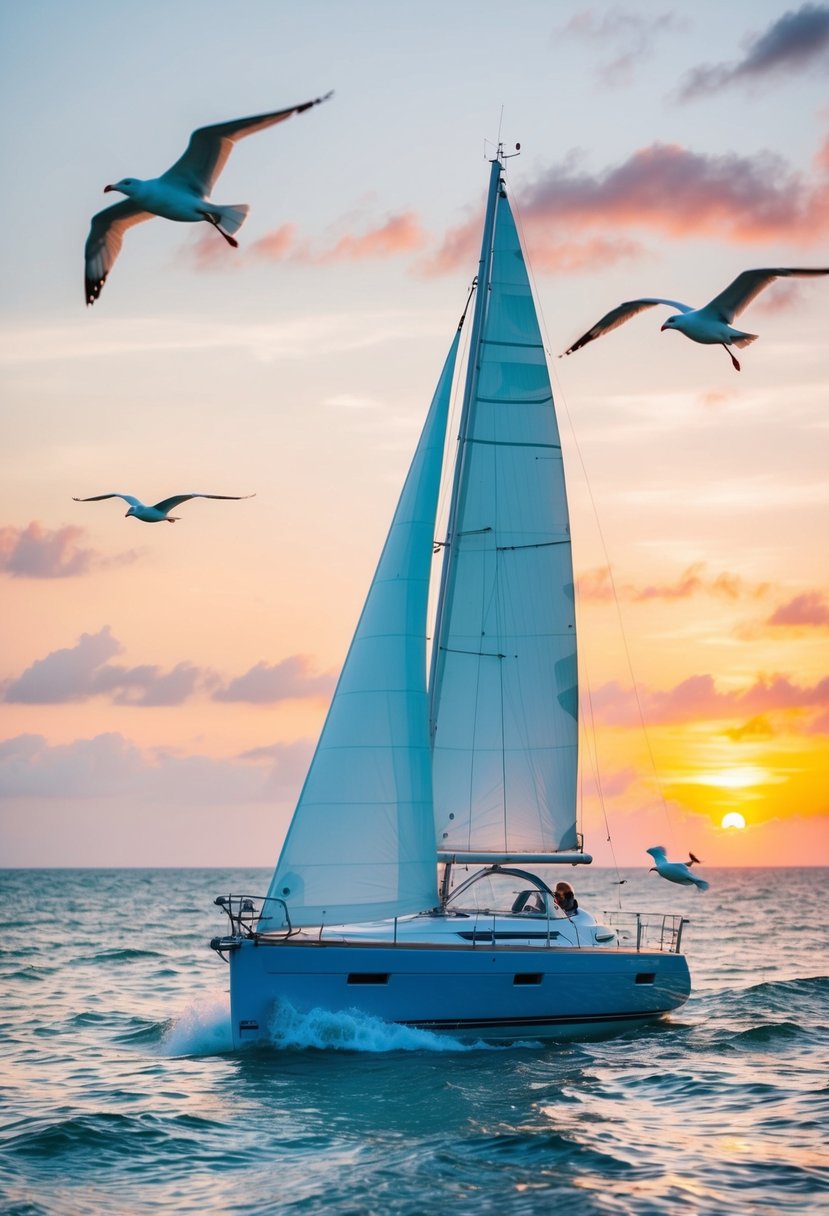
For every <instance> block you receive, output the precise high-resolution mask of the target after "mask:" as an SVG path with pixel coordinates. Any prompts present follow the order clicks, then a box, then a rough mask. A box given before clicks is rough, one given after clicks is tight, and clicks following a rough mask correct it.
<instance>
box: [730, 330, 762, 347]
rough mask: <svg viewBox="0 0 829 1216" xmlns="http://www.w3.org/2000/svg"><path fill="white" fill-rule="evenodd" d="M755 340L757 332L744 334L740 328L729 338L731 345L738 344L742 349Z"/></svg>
mask: <svg viewBox="0 0 829 1216" xmlns="http://www.w3.org/2000/svg"><path fill="white" fill-rule="evenodd" d="M756 341H757V334H744V333H743V332H742V331H741V330H739V329H737V330H735V331H734V336H733V337H732V339H731V345H732V346H739V347H740V349H742V348H743V347H744V346H750V345H751V343H752V342H756Z"/></svg>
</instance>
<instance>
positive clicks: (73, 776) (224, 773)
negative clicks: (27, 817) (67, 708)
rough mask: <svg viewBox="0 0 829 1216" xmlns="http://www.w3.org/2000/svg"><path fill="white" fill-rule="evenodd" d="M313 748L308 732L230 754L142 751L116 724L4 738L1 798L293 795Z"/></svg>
mask: <svg viewBox="0 0 829 1216" xmlns="http://www.w3.org/2000/svg"><path fill="white" fill-rule="evenodd" d="M312 751H313V745H312V743H311V741H310V740H309V739H300V740H296V741H295V742H293V743H274V744H273V745H272V746H270V747H262V748H255V749H253V750H252V751H250V752H243V753H241V755H238V756H234V757H229V758H224V759H223V758H216V757H213V756H204V755H198V754H196V755H181V754H180V753H178V752H175V751H171V750H170V749H165V748H156V749H148V750H146V751H142V750H141V749H140V748H139V747H137V746H136V745H135V743H133V742H132V740H130V739H128V738H126V737H125V736H124V735H121V734H119V733H118V732H116V731H109V732H106V733H104V734H100V735H96V736H95V737H94V738H91V739H75V740H73V741H72V742H71V743H66V744H59V745H57V746H52V745H51V744H49V743H48V742H47V740H46V739H45V738H44V737H43V736H42V735H34V734H26V735H17V736H16V737H15V738H11V739H4V740H0V798H5V799H12V798H46V799H59V800H61V801H64V800H69V799H73V798H84V799H96V800H100V799H116V798H119V797H122V796H123V797H126V798H129V799H130V800H137V801H140V802H147V801H156V800H162V801H165V800H169V801H171V802H172V801H174V802H176V803H179V802H182V801H183V802H187V803H203V802H206V803H211V804H215V803H222V802H240V801H243V802H244V801H263V800H265V801H268V802H283V801H287V802H292V801H296V798H297V797H298V794H299V790H300V789H301V786H302V781H303V779H304V776H305V773H306V772H307V769H308V764H309V762H310V758H311V755H312Z"/></svg>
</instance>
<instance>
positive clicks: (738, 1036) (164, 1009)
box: [0, 869, 829, 1216]
mask: <svg viewBox="0 0 829 1216" xmlns="http://www.w3.org/2000/svg"><path fill="white" fill-rule="evenodd" d="M705 874H706V877H707V878H708V879H709V880H710V882H711V889H710V891H708V892H707V893H706V894H705V895H698V894H697V892H695V891H692V890H688V891H686V890H685V889H684V888H679V887H673V886H668V884H666V883H663V882H662V881H661V880H660V879H658V878H657V877H656V876H655V875H647V874H646V873H645V871H644V869H643V870H642V871H636V872H633V871H630V872H627V873H626V875H625V876H626V877H627V878H628V882H627V883H626V885H625V886H624V887H623V888H619V887H616V886H614V885H613V880H614V879H615V877H616V876H615V874H612V873H610V872H608V871H592V872H590V873H586V874H582V873H579V874H578V895H579V899H580V902H581V903H582V904H583V906H585V907H587V908H589V909H590V910H593V911H600V910H602V909H605V908H614V907H617V906H618V899H619V891H620V890H621V891H622V892H624V905H623V906H624V907H629V908H631V909H633V910H637V909H646V908H653V909H659V910H662V911H676V912H683V913H684V914H685V915H688V916H690V917H691V920H692V923H691V925H690V927H689V928H688V929H687V930H686V939H685V948H686V952H687V954H688V959H689V964H690V967H691V973H692V979H693V984H694V991H693V995H692V997H691V1000H690V1001H689V1003H688V1005H687V1006H685V1008H684V1009H683V1010H681V1011H680V1012H679V1013H678V1014H677V1015H675V1016H674V1017H673V1019H672V1020H671V1021H670V1022H668V1023H665V1024H661V1025H658V1026H656V1027H653V1028H649V1029H644V1030H643V1029H641V1028H640V1029H638V1030H635V1031H628V1032H627V1033H626V1034H624V1035H622V1036H620V1037H618V1038H612V1039H606V1040H603V1041H596V1042H591V1041H583V1042H569V1043H548V1044H546V1045H541V1044H538V1043H527V1044H524V1045H521V1046H516V1047H509V1048H503V1047H502V1048H491V1047H485V1046H479V1047H469V1046H462V1045H460V1044H457V1043H455V1042H453V1041H452V1040H451V1039H449V1040H447V1039H446V1038H439V1037H437V1036H432V1035H429V1034H426V1033H424V1032H414V1031H408V1030H405V1029H402V1028H396V1027H388V1026H384V1025H383V1024H381V1023H376V1022H372V1021H370V1020H365V1019H360V1018H359V1017H356V1016H355V1017H351V1016H339V1017H334V1016H326V1015H324V1014H315V1015H309V1016H307V1017H299V1016H297V1015H286V1016H285V1017H284V1018H283V1020H282V1021H281V1022H278V1023H276V1024H275V1027H274V1045H273V1048H272V1049H268V1050H256V1051H251V1052H247V1053H239V1054H234V1053H233V1052H232V1051H231V1050H230V1048H229V1029H228V1025H227V1022H228V1013H227V995H226V987H227V970H226V967H225V965H224V964H223V963H222V962H221V960H220V959H218V958H217V956H215V955H214V954H213V952H212V951H211V950H209V948H208V946H207V942H208V940H209V939H210V937H212V936H214V935H215V934H217V933H220V932H223V931H224V924H223V920H222V917H221V915H220V913H219V910H218V909H216V908H214V907H213V906H212V899H213V897H214V896H215V895H217V894H220V893H223V892H227V891H240V890H245V891H259V890H264V889H265V887H266V885H267V881H268V879H269V877H270V876H269V874H267V873H265V872H264V871H234V872H231V873H227V872H220V871H215V870H211V871H203V870H51V871H48V870H44V871H34V870H7V871H2V872H0V892H1V893H2V897H3V898H2V903H0V918H2V945H3V950H2V955H0V1147H1V1148H2V1152H0V1211H1V1212H2V1213H3V1214H4V1216H41V1214H44V1213H48V1214H50V1216H52V1214H59V1216H88V1214H94V1216H99V1214H101V1213H107V1214H110V1213H117V1214H120V1213H124V1214H128V1216H143V1214H144V1213H170V1214H178V1213H199V1214H208V1213H223V1214H234V1216H235V1214H245V1216H275V1214H282V1213H313V1214H314V1216H316V1214H317V1213H319V1214H320V1216H325V1214H326V1213H332V1214H334V1213H336V1214H337V1216H346V1214H348V1216H363V1214H371V1216H374V1214H375V1213H376V1214H378V1216H380V1214H385V1213H394V1214H400V1216H422V1214H424V1213H431V1212H435V1211H437V1212H440V1213H441V1214H444V1213H464V1214H465V1213H470V1216H472V1214H473V1213H475V1214H478V1213H480V1214H482V1216H489V1214H494V1213H498V1216H519V1214H521V1216H524V1214H535V1213H548V1212H553V1211H556V1212H563V1211H564V1208H565V1205H566V1208H567V1210H568V1211H569V1212H571V1213H572V1214H573V1216H591V1214H593V1213H596V1214H602V1216H605V1214H606V1216H649V1214H651V1213H653V1214H654V1216H657V1214H658V1216H674V1214H676V1216H680V1214H681V1216H688V1214H689V1213H693V1214H694V1216H698V1214H707V1213H711V1214H714V1213H716V1216H722V1214H723V1213H730V1214H734V1213H737V1214H739V1213H746V1214H748V1213H752V1216H758V1214H759V1216H772V1214H773V1216H778V1214H779V1213H817V1212H821V1211H826V1210H827V1206H829V1198H827V1195H828V1194H829V1171H827V1159H826V1155H825V1151H824V1143H825V1129H826V1110H827V1102H826V1099H827V1092H828V1091H829V1082H828V1081H827V1071H826V1063H827V1047H829V979H828V978H827V971H829V967H827V955H826V944H827V928H829V911H827V901H826V892H827V885H828V884H827V879H829V871H826V870H818V869H812V870H808V869H804V870H778V871H771V870H740V871H737V870H711V869H709V870H706V871H705ZM776 890H779V891H781V892H783V894H781V895H779V896H778V895H777V894H775V891H776Z"/></svg>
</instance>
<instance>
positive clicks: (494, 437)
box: [211, 148, 690, 1046]
mask: <svg viewBox="0 0 829 1216" xmlns="http://www.w3.org/2000/svg"><path fill="white" fill-rule="evenodd" d="M505 159H506V158H505V157H504V155H503V152H502V149H500V148H499V152H498V155H497V156H496V158H495V159H493V160H492V161H491V170H490V178H489V187H488V192H487V202H486V211H485V218H484V227H483V240H482V247H481V257H480V263H479V266H478V274H477V279H476V281H475V285H474V307H473V311H472V319H471V332H470V336H469V347H468V356H467V359H466V365H465V370H464V369H463V368H461V367H458V369H457V372H458V376H459V381H460V382H462V385H463V396H462V406H461V411H460V425H459V435H458V437H457V443H456V444H453V443H448V444H447V442H446V438H447V435H446V432H447V419H448V415H449V406H450V400H451V399H452V395H453V383H454V381H455V375H456V363H459V360H458V352H459V349H460V338H461V327H462V325H463V322H464V319H463V318H461V324H460V325H459V326H458V329H457V331H456V333H455V335H454V338H453V340H452V343H451V346H450V349H449V353H448V355H447V358H446V362H445V364H444V366H443V370H442V372H441V375H440V378H439V380H438V384H437V388H436V390H435V394H434V397H433V399H432V402H431V406H430V409H429V411H428V415H427V418H426V422H425V424H424V427H423V431H422V434H421V436H420V440H419V442H418V445H417V449H416V451H415V454H414V458H413V460H412V464H411V467H410V469H409V472H408V475H407V477H406V481H405V484H404V486H403V490H402V493H401V496H400V500H399V502H398V505H397V509H396V511H395V514H394V518H393V520H392V523H391V527H390V529H389V533H388V537H387V539H386V543H385V546H384V548H383V551H382V554H381V556H380V560H379V563H378V565H377V569H376V572H375V575H374V578H373V580H372V583H371V586H370V588H369V591H368V595H367V598H366V601H365V605H364V607H363V611H362V614H361V616H360V619H359V622H358V624H357V628H356V631H355V633H354V637H353V640H352V643H351V646H350V649H349V651H348V655H347V657H346V660H345V663H344V665H343V668H342V672H341V674H340V678H339V681H338V684H337V687H336V691H335V693H334V697H333V700H332V702H331V706H330V709H329V712H328V715H327V718H326V720H325V723H324V726H323V729H322V733H321V735H320V738H319V742H318V744H317V748H316V751H315V753H314V756H313V759H312V762H311V765H310V768H309V771H308V774H307V777H306V780H305V783H304V786H303V788H302V791H301V793H300V797H299V801H298V803H297V806H296V810H295V812H294V816H293V819H292V821H291V824H290V827H289V829H288V832H287V835H286V838H285V842H284V845H283V847H282V851H281V854H280V857H279V860H278V862H277V865H276V869H275V871H274V874H273V878H272V881H271V884H270V888H269V890H268V891H267V894H266V895H265V896H264V897H260V896H255V895H226V896H224V895H223V896H219V898H218V899H217V900H216V903H217V904H219V905H220V906H221V907H222V908H223V909H224V911H225V912H226V913H227V915H228V916H229V918H230V932H229V933H227V934H226V935H225V936H223V937H218V938H214V939H213V941H212V942H211V945H212V946H213V948H214V949H215V950H217V951H218V953H219V954H220V955H221V956H222V957H223V958H225V959H226V961H227V962H228V963H229V965H230V996H231V1020H232V1029H233V1041H234V1043H235V1044H236V1045H237V1046H242V1045H244V1044H247V1043H257V1042H259V1043H262V1042H267V1041H268V1039H269V1035H270V1027H271V1025H272V1023H273V1019H274V1016H275V1015H276V1014H277V1013H278V1011H279V1010H280V1008H283V1007H285V1006H287V1007H290V1008H291V1009H293V1010H296V1011H298V1012H299V1013H307V1012H310V1011H312V1010H315V1009H323V1010H327V1011H332V1012H335V1013H336V1012H344V1011H354V1010H356V1011H358V1012H360V1013H363V1014H366V1015H369V1016H371V1017H376V1018H381V1019H383V1020H385V1021H387V1022H392V1023H402V1024H405V1025H408V1026H413V1027H419V1028H424V1029H428V1030H431V1031H436V1032H450V1033H451V1034H453V1035H454V1036H456V1037H460V1038H472V1039H484V1040H502V1041H509V1040H513V1041H514V1040H516V1039H518V1038H527V1037H528V1036H529V1037H532V1038H546V1037H554V1036H561V1035H568V1034H570V1035H571V1034H573V1033H577V1034H578V1033H584V1032H585V1031H588V1032H591V1033H597V1032H599V1033H605V1032H608V1031H616V1030H619V1029H624V1028H626V1027H629V1026H631V1025H636V1024H640V1023H644V1022H647V1021H651V1020H653V1019H657V1018H661V1017H664V1016H665V1015H666V1014H668V1013H670V1011H671V1010H674V1009H676V1008H678V1007H679V1006H681V1005H682V1004H683V1002H684V1001H685V1000H686V999H687V997H688V995H689V992H690V976H689V972H688V966H687V963H686V960H685V957H684V955H683V954H682V953H681V952H680V945H681V935H682V926H683V923H684V922H683V919H682V917H680V916H671V915H665V916H663V915H661V914H659V915H655V914H650V915H647V914H638V913H631V914H628V917H627V919H626V918H625V917H623V916H621V915H616V916H614V917H609V916H607V915H605V916H604V917H603V919H602V920H601V922H599V921H597V920H596V918H595V917H594V916H593V915H592V914H591V913H589V912H588V911H586V910H584V909H581V908H577V909H575V910H574V909H573V908H572V907H570V908H569V910H565V908H562V907H561V906H560V905H559V902H558V901H557V899H556V892H555V889H554V886H553V880H552V879H549V877H548V876H549V873H550V872H551V871H550V867H551V866H569V867H572V866H580V865H587V864H589V863H590V862H591V861H592V858H591V856H590V855H589V854H588V853H585V852H584V849H583V843H582V839H581V836H580V835H579V833H578V831H577V773H578V712H579V708H578V701H579V697H578V663H577V651H576V621H575V591H574V580H573V566H572V555H571V541H570V527H569V516H568V506H567V493H566V486H565V480H564V469H563V462H562V450H561V441H560V437H559V431H558V424H557V421H556V413H555V407H554V402H553V394H552V388H551V384H550V376H549V371H548V367H547V360H546V355H545V349H544V344H543V342H542V337H541V332H540V328H539V323H538V317H537V313H536V308H535V304H534V301H533V296H532V291H531V288H530V283H529V278H528V274H527V269H526V264H525V260H524V254H523V251H522V248H521V243H520V241H519V237H518V232H517V229H516V225H515V221H514V218H513V215H512V211H511V209H510V204H509V200H508V197H507V190H506V184H505V173H504V167H505ZM467 304H469V301H467ZM464 315H466V310H465V314H464ZM445 459H447V460H449V461H451V462H452V463H453V465H454V472H453V475H452V492H451V501H450V505H449V511H448V522H447V526H446V531H445V534H444V535H442V536H440V537H437V536H436V517H437V514H438V499H439V490H440V485H441V474H442V469H443V465H444V460H445ZM438 568H439V569H440V579H439V587H438V588H437V596H436V600H437V604H436V611H435V613H434V621H430V619H429V618H430V613H429V605H430V584H431V580H432V577H433V572H434V573H435V575H436V571H437V569H438ZM436 581H437V578H436ZM430 633H431V639H430V636H429V635H430ZM430 640H431V649H430ZM545 876H547V877H545Z"/></svg>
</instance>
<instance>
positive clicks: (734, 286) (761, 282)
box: [700, 266, 829, 325]
mask: <svg viewBox="0 0 829 1216" xmlns="http://www.w3.org/2000/svg"><path fill="white" fill-rule="evenodd" d="M816 274H829V270H798V269H797V268H795V267H791V266H776V267H773V268H772V269H767V270H744V271H743V273H742V274H738V275H737V277H736V279H735V280H734V282H733V283H729V285H728V287H726V289H725V291H721V292H720V294H719V295H718V296H714V299H713V300H711V302H710V303H709V304H706V305H705V307H704V308H701V309H700V312H701V313H709V314H710V315H713V316H715V317H717V318H718V319H719V320H721V321H725V322H726V324H727V325H730V324H731V322H732V321H733V320H734V318H735V317H737V316H739V314H740V313H741V312H742V311H743V309H744V308H747V307H748V305H749V304H750V303H751V301H752V300H753V299H754V298H755V296H758V295H759V294H760V292H761V291H762V290H763V288H764V287H768V285H769V283H773V282H774V280H775V279H782V278H788V277H795V276H798V275H799V276H801V277H809V276H811V275H816Z"/></svg>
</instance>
